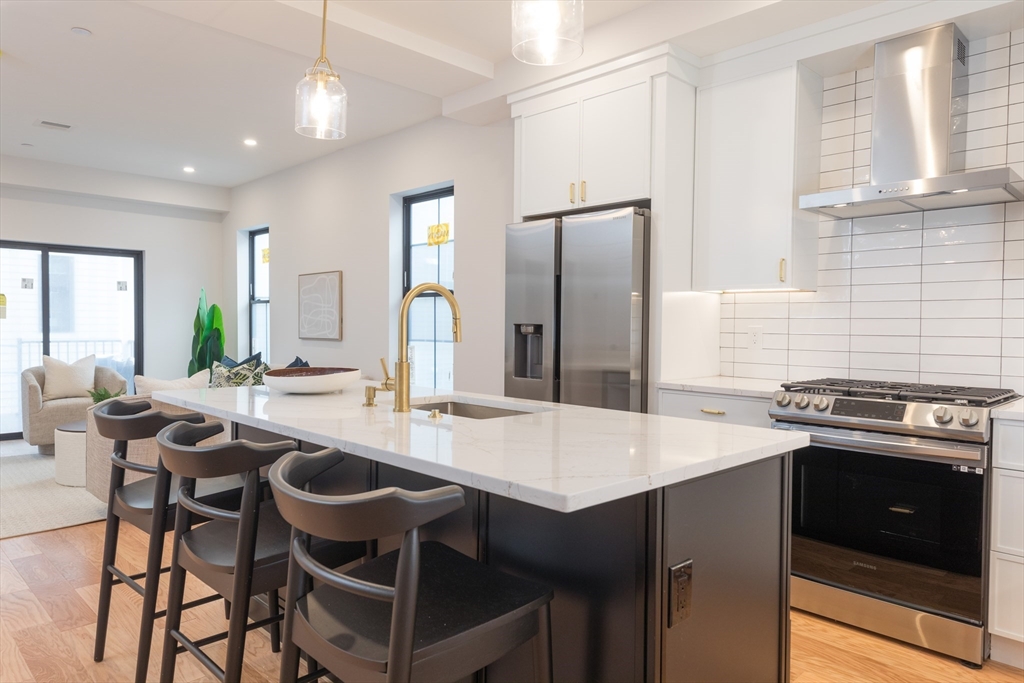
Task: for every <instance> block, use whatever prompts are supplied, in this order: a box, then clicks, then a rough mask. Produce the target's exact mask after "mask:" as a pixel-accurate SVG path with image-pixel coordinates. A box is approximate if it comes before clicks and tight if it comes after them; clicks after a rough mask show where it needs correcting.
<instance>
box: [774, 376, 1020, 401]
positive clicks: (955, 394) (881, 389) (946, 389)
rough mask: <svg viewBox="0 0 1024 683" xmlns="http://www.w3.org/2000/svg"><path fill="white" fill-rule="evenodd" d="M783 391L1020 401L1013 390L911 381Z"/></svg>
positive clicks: (820, 384)
mask: <svg viewBox="0 0 1024 683" xmlns="http://www.w3.org/2000/svg"><path fill="white" fill-rule="evenodd" d="M782 388H783V389H784V390H786V391H797V392H800V393H804V394H824V395H829V396H855V397H858V398H875V399H889V400H902V401H915V402H920V403H952V404H961V405H969V406H980V407H987V406H996V405H1000V404H1002V403H1006V402H1008V401H1012V400H1014V399H1016V398H1019V397H1018V395H1017V394H1016V392H1014V391H1013V390H1012V389H992V388H981V387H959V386H952V385H944V384H917V383H913V382H883V381H875V380H850V379H836V378H833V377H827V378H825V379H815V380H810V381H807V382H786V383H784V384H783V385H782Z"/></svg>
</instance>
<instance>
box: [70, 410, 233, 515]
mask: <svg viewBox="0 0 1024 683" xmlns="http://www.w3.org/2000/svg"><path fill="white" fill-rule="evenodd" d="M108 400H110V401H113V400H114V399H108ZM121 400H128V401H140V400H145V401H149V404H150V405H151V406H152V407H153V409H154V410H162V411H164V412H165V413H175V414H177V413H189V412H192V411H190V410H188V409H186V408H179V407H178V406H172V405H170V404H169V403H161V402H160V401H154V400H153V399H152V398H151V397H150V396H149V395H148V394H146V395H142V396H128V397H127V398H125V399H121ZM104 403H106V401H103V402H102V403H97V404H96V405H95V406H89V409H88V410H87V411H86V416H85V490H86V491H88V492H89V493H91V494H92V495H94V496H96V497H97V498H99V499H100V500H102V501H103V502H107V496H108V494H109V488H110V454H111V453H112V452H113V450H114V442H113V441H111V440H110V439H108V438H106V437H105V436H101V435H100V433H99V430H97V429H96V418H95V417H93V410H95V408H96V407H97V406H101V405H103V404H104ZM206 421H207V422H220V423H222V424H223V425H224V431H223V432H221V433H220V434H216V435H214V436H211V437H210V438H209V439H207V440H206V441H203V442H202V443H203V445H206V444H214V443H221V442H222V441H228V440H230V439H231V423H230V422H228V421H227V420H221V419H218V418H214V417H210V416H209V415H207V416H206ZM158 458H159V452H158V451H157V448H156V439H139V440H138V441H132V442H131V444H130V445H129V446H128V459H129V460H131V461H132V462H137V463H140V464H142V465H155V464H156V462H157V459H158ZM148 476H149V475H148V474H143V473H140V472H132V471H130V470H129V471H127V472H125V473H124V481H125V483H126V484H130V483H131V482H133V481H137V480H139V479H143V478H145V477H148Z"/></svg>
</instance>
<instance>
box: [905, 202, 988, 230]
mask: <svg viewBox="0 0 1024 683" xmlns="http://www.w3.org/2000/svg"><path fill="white" fill-rule="evenodd" d="M1005 206H1006V205H1004V204H986V205H984V206H965V207H961V208H958V209H941V210H939V211H925V212H924V223H923V225H924V227H925V228H941V227H956V226H960V225H978V224H982V223H1002V222H1003V220H1004V218H1005V216H1006V209H1005V208H1004V207H1005Z"/></svg>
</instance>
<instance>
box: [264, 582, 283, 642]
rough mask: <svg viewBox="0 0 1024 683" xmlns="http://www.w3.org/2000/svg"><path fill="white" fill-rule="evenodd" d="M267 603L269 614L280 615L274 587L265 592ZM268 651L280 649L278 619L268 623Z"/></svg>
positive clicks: (279, 623) (279, 625)
mask: <svg viewBox="0 0 1024 683" xmlns="http://www.w3.org/2000/svg"><path fill="white" fill-rule="evenodd" d="M267 605H268V606H269V609H270V616H272V617H276V616H280V614H281V603H280V597H279V596H278V593H277V589H276V588H275V589H274V590H272V591H270V592H269V593H267ZM270 651H271V652H280V651H281V622H279V621H275V622H274V623H273V624H271V625H270Z"/></svg>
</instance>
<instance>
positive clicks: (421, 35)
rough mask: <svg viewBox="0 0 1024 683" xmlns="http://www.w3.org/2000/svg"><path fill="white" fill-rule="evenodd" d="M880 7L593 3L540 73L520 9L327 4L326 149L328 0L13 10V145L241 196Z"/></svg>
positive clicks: (3, 62) (6, 28)
mask: <svg viewBox="0 0 1024 683" xmlns="http://www.w3.org/2000/svg"><path fill="white" fill-rule="evenodd" d="M878 1H879V0H830V1H828V2H824V1H820V2H809V1H807V0H673V1H668V0H660V1H655V2H645V1H640V0H586V10H585V16H586V24H587V33H586V37H585V48H586V49H585V52H584V55H583V57H582V58H580V59H579V60H577V61H576V62H573V63H572V64H569V65H563V66H560V67H531V66H527V65H524V64H520V63H519V62H516V61H515V60H514V59H512V58H511V56H510V55H509V51H510V42H511V40H510V31H511V11H510V5H511V2H510V0H391V1H383V0H330V9H329V11H328V17H329V21H328V38H327V46H328V56H329V57H330V59H331V62H332V64H333V65H334V68H335V70H337V71H338V72H339V73H340V74H341V76H342V83H343V84H344V85H345V87H346V88H347V89H348V92H349V122H348V132H349V137H348V138H346V139H345V140H343V141H339V142H327V141H321V140H311V139H308V138H303V137H301V136H299V135H296V134H295V133H294V131H293V127H294V122H293V117H294V113H293V106H294V104H293V93H294V88H295V84H296V83H297V82H298V80H299V79H300V78H301V77H302V74H303V72H304V71H305V69H306V68H308V67H309V66H311V65H312V63H313V60H314V58H315V57H316V55H317V53H318V51H319V40H320V12H321V9H322V4H321V0H202V1H201V2H199V1H196V0H132V1H128V0H118V1H117V2H110V1H108V0H48V1H46V2H42V1H40V0H0V51H2V54H0V153H2V154H6V155H13V156H20V157H27V158H34V159H39V160H43V161H52V162H58V163H66V164H73V165H78V166H87V167H94V168H101V169H108V170H114V171H122V172H128V173H137V174H142V175H147V176H155V177H160V178H171V179H175V180H187V181H191V182H197V183H203V184H210V185H219V186H224V187H234V186H236V185H239V184H241V183H244V182H247V181H249V180H253V179H255V178H258V177H261V176H264V175H267V174H269V173H273V172H275V171H278V170H281V169H284V168H288V167H290V166H293V165H296V164H299V163H302V162H304V161H308V160H310V159H313V158H315V157H318V156H322V155H324V154H328V153H331V152H334V151H336V150H338V149H341V148H343V147H345V146H348V145H352V144H356V143H359V142H362V141H366V140H370V139H373V138H376V137H379V136H382V135H386V134H388V133H390V132H393V131H396V130H399V129H402V128H405V127H408V126H410V125H413V124H415V123H418V122H420V121H425V120H427V119H430V118H433V117H435V116H438V115H441V114H442V113H443V114H444V115H445V116H450V117H453V118H457V119H460V120H463V121H468V122H471V123H476V124H487V123H491V122H494V121H497V120H500V119H502V118H505V117H507V116H508V105H507V103H506V96H507V95H509V94H511V93H514V92H517V91H520V90H522V89H524V88H527V87H531V86H534V85H538V84H540V83H543V82H545V81H547V80H551V79H553V78H557V77H560V76H562V75H564V74H566V73H569V72H571V71H573V70H576V69H580V68H586V67H589V66H593V65H595V64H600V63H602V62H605V61H608V60H610V59H614V58H616V57H619V56H622V55H625V54H629V53H632V52H636V51H638V50H641V49H644V48H646V47H650V46H652V45H655V44H658V43H662V42H665V41H672V42H674V43H676V44H677V45H678V46H680V47H682V48H684V49H686V50H688V51H690V52H691V53H693V54H694V55H696V56H697V57H703V56H705V55H712V54H716V53H721V51H723V50H728V49H731V48H735V47H736V46H738V45H741V44H746V43H752V42H754V41H758V40H762V39H765V38H769V37H772V36H777V35H779V34H783V33H784V32H786V31H790V30H794V29H797V28H799V27H803V26H806V25H808V24H810V23H813V22H819V21H823V20H826V19H831V18H834V17H837V16H839V15H842V14H846V13H848V12H853V11H856V10H858V9H861V8H864V7H867V6H869V5H872V4H875V3H876V2H878ZM904 4H905V3H904ZM74 26H83V27H86V28H88V29H90V30H91V31H92V35H91V36H88V37H85V36H79V35H75V34H73V33H71V30H70V29H71V28H72V27H74ZM40 119H44V120H50V121H57V122H60V123H66V124H70V125H71V126H73V128H72V129H71V130H70V131H68V132H58V131H53V130H47V129H43V128H40V127H38V126H35V125H33V124H34V123H35V122H36V121H38V120H40ZM249 137H251V138H255V139H256V140H257V141H258V143H259V144H258V145H257V146H256V147H246V146H245V145H243V144H242V140H243V139H245V138H249ZM23 143H29V144H31V145H33V146H31V147H28V146H24V145H23ZM184 166H192V167H194V168H195V169H196V172H195V173H194V174H185V173H183V172H182V168H183V167H184Z"/></svg>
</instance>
